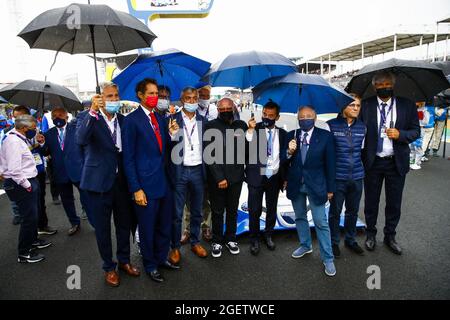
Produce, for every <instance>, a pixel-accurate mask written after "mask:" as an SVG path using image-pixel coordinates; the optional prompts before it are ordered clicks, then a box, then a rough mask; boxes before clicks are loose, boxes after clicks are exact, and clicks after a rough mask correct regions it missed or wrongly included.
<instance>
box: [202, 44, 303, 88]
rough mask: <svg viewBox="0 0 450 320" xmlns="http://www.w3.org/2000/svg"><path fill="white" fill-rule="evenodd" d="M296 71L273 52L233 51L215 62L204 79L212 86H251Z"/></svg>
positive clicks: (293, 65) (290, 64)
mask: <svg viewBox="0 0 450 320" xmlns="http://www.w3.org/2000/svg"><path fill="white" fill-rule="evenodd" d="M295 71H297V66H296V65H295V64H294V63H293V62H292V61H291V60H289V59H288V58H286V57H285V56H283V55H281V54H279V53H275V52H260V51H248V52H242V53H233V54H230V55H229V56H228V57H226V58H225V59H224V60H222V61H220V62H218V63H216V64H215V65H213V66H212V67H211V70H210V71H209V72H208V73H207V74H206V75H205V77H204V80H205V81H208V82H209V84H211V86H213V87H235V88H241V89H247V88H252V87H255V86H257V85H258V84H260V83H261V82H263V81H264V80H266V79H269V78H272V77H278V76H284V75H286V74H288V73H291V72H295Z"/></svg>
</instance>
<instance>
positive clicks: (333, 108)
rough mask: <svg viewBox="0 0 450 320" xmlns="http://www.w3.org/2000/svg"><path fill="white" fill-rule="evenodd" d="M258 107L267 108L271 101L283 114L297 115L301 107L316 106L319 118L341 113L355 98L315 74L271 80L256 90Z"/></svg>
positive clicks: (295, 73)
mask: <svg viewBox="0 0 450 320" xmlns="http://www.w3.org/2000/svg"><path fill="white" fill-rule="evenodd" d="M253 99H254V101H255V103H258V104H262V105H264V104H265V103H267V102H268V101H269V100H270V99H271V100H273V101H274V102H276V103H278V104H279V105H280V107H281V111H282V112H292V113H296V112H297V110H298V107H300V106H306V105H308V106H312V107H314V109H315V110H316V112H317V113H318V114H322V113H336V112H340V111H341V109H342V108H344V107H345V106H347V105H349V104H350V103H351V102H352V101H353V98H352V97H351V96H349V95H348V94H347V93H346V92H345V91H344V90H342V89H339V88H338V87H336V86H334V85H332V84H330V83H328V82H327V81H326V80H325V79H324V78H322V77H321V76H318V75H313V74H302V73H297V72H294V73H290V74H288V75H286V76H283V77H276V78H272V79H268V80H266V81H264V82H263V83H261V84H260V85H258V86H257V87H256V88H254V89H253Z"/></svg>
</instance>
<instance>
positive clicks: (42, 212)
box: [37, 171, 48, 229]
mask: <svg viewBox="0 0 450 320" xmlns="http://www.w3.org/2000/svg"><path fill="white" fill-rule="evenodd" d="M46 179H47V174H46V173H45V171H42V172H39V173H38V175H37V180H38V182H39V200H38V229H45V228H47V227H48V217H47V208H46V207H45V189H46V182H45V180H46Z"/></svg>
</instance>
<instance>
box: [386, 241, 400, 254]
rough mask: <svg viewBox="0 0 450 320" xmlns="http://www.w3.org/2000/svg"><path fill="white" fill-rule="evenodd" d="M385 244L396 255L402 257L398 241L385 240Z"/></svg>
mask: <svg viewBox="0 0 450 320" xmlns="http://www.w3.org/2000/svg"><path fill="white" fill-rule="evenodd" d="M384 244H385V245H387V247H388V248H389V249H390V250H391V251H392V252H393V253H395V254H397V255H399V256H400V255H401V254H402V248H400V246H399V245H398V243H397V241H395V239H393V238H391V239H384Z"/></svg>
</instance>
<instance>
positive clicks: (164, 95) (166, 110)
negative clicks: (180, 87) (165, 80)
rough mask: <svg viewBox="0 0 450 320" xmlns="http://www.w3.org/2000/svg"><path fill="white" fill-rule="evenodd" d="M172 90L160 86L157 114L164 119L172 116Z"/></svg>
mask: <svg viewBox="0 0 450 320" xmlns="http://www.w3.org/2000/svg"><path fill="white" fill-rule="evenodd" d="M170 94H171V93H170V88H169V87H167V86H163V85H159V86H158V105H157V106H156V112H158V113H159V114H160V115H162V116H163V117H168V116H169V115H170Z"/></svg>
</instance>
